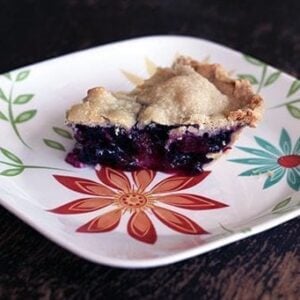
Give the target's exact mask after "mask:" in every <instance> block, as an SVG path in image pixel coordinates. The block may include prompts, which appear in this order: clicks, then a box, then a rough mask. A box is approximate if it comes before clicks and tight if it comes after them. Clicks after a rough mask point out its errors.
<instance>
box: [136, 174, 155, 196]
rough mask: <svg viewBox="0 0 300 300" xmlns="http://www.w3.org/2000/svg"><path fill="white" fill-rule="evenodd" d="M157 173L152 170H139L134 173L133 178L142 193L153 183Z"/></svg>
mask: <svg viewBox="0 0 300 300" xmlns="http://www.w3.org/2000/svg"><path fill="white" fill-rule="evenodd" d="M155 175H156V172H154V171H152V170H139V171H134V172H133V173H132V178H133V181H134V183H135V185H136V186H137V188H138V189H139V190H140V191H141V192H142V191H144V190H145V188H146V187H147V186H148V185H149V184H150V183H151V182H152V180H153V178H154V177H155Z"/></svg>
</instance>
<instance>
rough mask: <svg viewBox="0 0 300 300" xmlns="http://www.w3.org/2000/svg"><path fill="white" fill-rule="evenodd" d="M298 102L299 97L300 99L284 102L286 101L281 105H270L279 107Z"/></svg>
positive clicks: (299, 100)
mask: <svg viewBox="0 0 300 300" xmlns="http://www.w3.org/2000/svg"><path fill="white" fill-rule="evenodd" d="M297 102H300V98H299V99H296V100H292V101H288V102H284V103H282V104H279V105H276V106H272V107H270V108H269V109H273V108H278V107H282V106H286V105H289V104H293V103H297Z"/></svg>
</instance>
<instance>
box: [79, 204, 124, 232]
mask: <svg viewBox="0 0 300 300" xmlns="http://www.w3.org/2000/svg"><path fill="white" fill-rule="evenodd" d="M121 215H122V213H121V210H120V209H115V210H113V211H110V212H108V213H106V214H104V215H102V216H100V217H97V218H94V219H93V220H91V221H90V222H88V223H86V224H84V225H83V226H81V227H79V228H78V229H77V230H76V231H78V232H106V231H111V230H113V229H115V228H116V227H117V226H118V225H119V223H120V220H121Z"/></svg>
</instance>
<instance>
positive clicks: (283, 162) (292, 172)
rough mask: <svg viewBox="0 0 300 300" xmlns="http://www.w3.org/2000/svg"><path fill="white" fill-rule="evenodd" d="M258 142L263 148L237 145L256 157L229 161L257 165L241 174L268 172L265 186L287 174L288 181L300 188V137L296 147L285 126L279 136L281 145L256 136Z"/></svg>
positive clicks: (249, 174) (274, 182)
mask: <svg viewBox="0 0 300 300" xmlns="http://www.w3.org/2000/svg"><path fill="white" fill-rule="evenodd" d="M255 141H256V143H257V144H258V145H259V146H260V147H261V148H262V149H256V148H247V147H237V148H238V149H240V150H242V151H245V152H247V153H250V154H254V155H255V156H256V157H251V158H242V159H230V160H229V161H232V162H235V163H240V164H248V165H257V167H255V168H253V169H249V170H247V171H244V172H243V173H241V174H240V176H254V175H260V174H265V173H266V174H268V178H267V179H266V181H265V183H264V186H263V188H264V189H266V188H269V187H271V186H273V185H274V184H276V183H278V182H279V181H280V180H281V179H282V178H283V177H284V176H285V174H287V183H288V185H289V186H290V187H291V188H292V189H293V190H295V191H299V189H300V138H298V140H297V142H296V144H295V146H294V147H292V141H291V138H290V136H289V134H288V132H287V131H286V130H285V129H284V128H283V129H282V131H281V135H280V138H279V147H280V148H277V147H275V146H273V145H272V144H271V143H269V142H268V141H266V140H264V139H262V138H260V137H255Z"/></svg>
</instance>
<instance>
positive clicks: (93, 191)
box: [53, 175, 115, 196]
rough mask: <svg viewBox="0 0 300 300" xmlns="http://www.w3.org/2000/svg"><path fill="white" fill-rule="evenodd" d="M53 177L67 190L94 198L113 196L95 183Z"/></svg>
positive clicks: (64, 177) (85, 180)
mask: <svg viewBox="0 0 300 300" xmlns="http://www.w3.org/2000/svg"><path fill="white" fill-rule="evenodd" d="M53 177H54V178H55V179H56V180H57V181H58V182H59V183H61V184H62V185H64V186H65V187H67V188H68V189H70V190H72V191H75V192H79V193H83V194H88V195H94V196H114V195H115V193H114V191H112V190H111V189H109V188H108V187H106V186H104V185H102V184H100V183H97V182H95V181H92V180H89V179H84V178H79V177H71V176H60V175H53Z"/></svg>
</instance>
